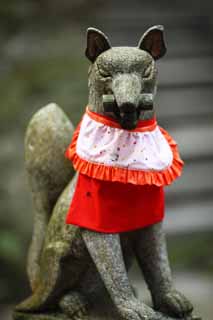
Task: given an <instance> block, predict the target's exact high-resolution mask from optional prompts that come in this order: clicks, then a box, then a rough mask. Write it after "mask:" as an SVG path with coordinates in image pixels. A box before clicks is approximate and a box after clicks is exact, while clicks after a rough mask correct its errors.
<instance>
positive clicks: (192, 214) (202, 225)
mask: <svg viewBox="0 0 213 320" xmlns="http://www.w3.org/2000/svg"><path fill="white" fill-rule="evenodd" d="M212 207H213V200H212V199H208V200H203V201H196V199H195V200H194V201H191V202H189V203H186V202H184V201H181V202H180V203H175V204H174V203H173V204H172V205H171V204H170V205H166V216H165V220H164V226H165V230H166V232H167V233H169V234H174V233H186V232H194V231H203V230H210V231H211V230H212V229H213V214H212Z"/></svg>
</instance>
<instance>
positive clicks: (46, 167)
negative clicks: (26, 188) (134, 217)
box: [14, 26, 193, 320]
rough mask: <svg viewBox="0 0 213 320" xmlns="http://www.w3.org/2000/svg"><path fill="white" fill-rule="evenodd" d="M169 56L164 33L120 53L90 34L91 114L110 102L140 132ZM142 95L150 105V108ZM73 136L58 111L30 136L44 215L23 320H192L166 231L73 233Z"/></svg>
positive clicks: (47, 111) (30, 163) (43, 116)
mask: <svg viewBox="0 0 213 320" xmlns="http://www.w3.org/2000/svg"><path fill="white" fill-rule="evenodd" d="M165 52H166V49H165V44H164V39H163V27H162V26H155V27H152V28H150V29H149V30H148V31H147V32H146V33H145V34H144V35H143V36H142V38H141V40H140V41H139V45H138V47H114V48H111V45H110V42H109V40H108V38H107V37H106V36H105V35H104V34H103V33H102V32H101V31H99V30H96V29H93V28H90V29H88V33H87V49H86V56H87V57H88V58H89V59H90V61H91V62H92V64H91V66H90V70H89V106H90V109H91V110H93V111H95V112H97V113H100V114H106V113H105V110H104V106H103V96H104V95H111V97H110V99H106V97H104V101H110V103H111V104H113V103H115V105H114V108H112V110H110V116H112V117H113V118H115V119H116V120H117V121H118V122H119V123H120V124H121V126H122V127H123V128H124V129H125V128H127V129H131V128H134V127H135V125H136V123H137V120H138V119H139V118H140V119H149V118H151V117H153V114H154V110H146V108H144V109H143V108H140V111H139V109H137V108H136V107H137V106H138V104H139V101H143V104H144V103H145V104H146V101H148V102H147V103H148V104H149V105H150V104H152V101H153V98H154V95H155V92H156V74H157V72H156V64H155V60H157V59H158V58H160V57H162V56H163V55H164V54H165ZM143 94H144V95H148V96H145V98H141V95H143ZM112 96H113V97H112ZM113 101H114V102H113ZM144 101H145V102H144ZM150 101H151V102H150ZM147 109H150V108H147ZM72 131H73V127H72V124H71V123H70V121H69V119H68V118H67V117H66V116H65V114H64V113H63V111H62V110H61V109H60V108H59V107H57V106H56V105H54V104H51V105H48V106H47V107H44V108H43V109H41V110H40V111H38V112H37V113H36V114H35V115H34V117H33V118H32V120H31V121H30V124H29V126H28V129H27V133H26V140H25V152H26V169H27V172H28V176H29V183H30V187H31V190H32V193H33V200H34V206H35V224H34V233H33V239H32V245H31V247H30V250H29V259H28V265H27V269H28V276H29V281H30V284H31V288H32V295H31V296H30V297H29V298H28V299H26V300H25V301H24V302H22V303H21V304H19V305H18V306H17V307H16V312H15V313H14V319H16V320H56V319H57V320H68V319H81V318H82V317H83V316H84V317H86V318H88V319H93V320H94V319H97V320H101V319H103V320H105V319H118V318H119V317H120V318H122V319H126V320H145V319H146V320H166V319H168V320H169V319H176V317H177V318H178V319H182V320H192V319H193V317H192V315H191V314H192V309H193V307H192V305H191V303H190V302H189V301H188V300H187V299H186V298H185V297H184V296H183V295H182V294H181V293H179V292H178V291H177V290H176V289H175V288H174V286H173V282H172V276H171V270H170V266H169V261H168V255H167V249H166V241H165V236H164V232H163V229H162V224H161V223H158V224H155V225H152V226H150V227H147V228H144V229H141V230H137V231H133V232H126V233H121V234H106V233H98V232H93V231H90V230H86V229H82V228H80V227H77V226H74V225H68V224H65V218H66V214H67V211H68V208H69V205H70V202H71V200H72V196H73V193H74V190H75V185H76V180H77V174H76V175H75V176H74V177H73V175H74V173H73V170H72V168H71V164H70V163H69V162H68V161H67V160H66V159H65V157H64V151H65V149H66V147H67V146H68V144H69V142H70V138H71V135H72ZM130 205H131V204H130ZM82 214H83V213H82ZM134 257H136V259H137V260H138V262H139V265H140V268H141V271H142V272H143V274H144V278H145V280H146V282H147V284H148V287H149V289H150V292H151V296H152V300H153V308H151V307H149V306H147V305H145V304H144V303H143V302H141V301H139V299H138V298H137V297H136V296H135V294H134V291H133V290H132V287H131V285H130V283H129V279H128V269H129V268H130V266H131V264H132V261H133V258H134ZM104 297H108V298H104ZM109 297H110V299H109ZM105 299H106V303H105V304H103V301H105ZM99 305H100V307H99ZM88 310H89V311H88ZM156 310H158V311H156ZM54 312H55V313H54ZM160 312H162V313H160ZM167 315H170V316H171V317H173V318H169V317H168V316H167Z"/></svg>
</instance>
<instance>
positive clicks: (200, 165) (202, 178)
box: [166, 160, 213, 201]
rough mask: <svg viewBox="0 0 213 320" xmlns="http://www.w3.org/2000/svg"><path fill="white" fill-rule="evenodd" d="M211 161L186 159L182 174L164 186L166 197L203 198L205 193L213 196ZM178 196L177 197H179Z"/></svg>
mask: <svg viewBox="0 0 213 320" xmlns="http://www.w3.org/2000/svg"><path fill="white" fill-rule="evenodd" d="M212 177H213V161H212V160H203V161H202V160H200V161H186V162H185V166H184V170H183V173H182V176H181V177H180V178H179V179H177V180H176V181H175V182H174V183H173V184H172V185H171V186H169V187H167V188H166V192H167V196H168V199H169V198H171V199H175V198H176V197H179V198H180V199H183V200H184V201H185V199H187V197H192V198H193V196H194V197H195V198H199V197H201V198H203V197H205V194H208V196H212V198H213V182H212V181H213V180H212ZM179 198H178V199H179Z"/></svg>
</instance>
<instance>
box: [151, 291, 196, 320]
mask: <svg viewBox="0 0 213 320" xmlns="http://www.w3.org/2000/svg"><path fill="white" fill-rule="evenodd" d="M154 307H155V309H156V310H158V311H160V312H162V313H165V314H168V315H170V316H174V317H177V318H183V317H185V316H188V315H190V314H191V313H192V311H193V306H192V304H191V302H190V301H189V300H188V299H187V298H186V297H185V296H184V295H183V294H182V293H180V292H178V291H177V290H175V289H174V290H172V291H169V292H167V293H165V294H163V295H161V297H160V300H159V302H158V303H157V304H156V305H155V306H154Z"/></svg>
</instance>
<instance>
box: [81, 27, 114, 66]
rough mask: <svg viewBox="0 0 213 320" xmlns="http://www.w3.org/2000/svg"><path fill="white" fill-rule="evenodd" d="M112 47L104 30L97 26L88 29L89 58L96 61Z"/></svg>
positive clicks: (87, 51)
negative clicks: (96, 27)
mask: <svg viewBox="0 0 213 320" xmlns="http://www.w3.org/2000/svg"><path fill="white" fill-rule="evenodd" d="M110 48H111V45H110V42H109V40H108V38H107V36H105V34H104V33H103V32H101V31H100V30H98V29H95V28H88V29H87V48H86V52H85V54H86V56H87V58H88V59H89V60H90V61H92V62H94V61H95V59H96V58H97V57H98V56H99V54H101V53H102V52H104V51H106V50H108V49H110Z"/></svg>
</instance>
